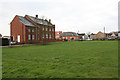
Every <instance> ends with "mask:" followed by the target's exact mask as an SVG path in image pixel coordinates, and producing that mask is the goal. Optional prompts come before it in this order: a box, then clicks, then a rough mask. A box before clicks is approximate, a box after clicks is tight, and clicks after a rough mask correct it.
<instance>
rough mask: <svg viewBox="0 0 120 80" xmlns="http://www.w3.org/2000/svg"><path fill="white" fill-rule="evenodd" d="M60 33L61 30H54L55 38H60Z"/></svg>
mask: <svg viewBox="0 0 120 80" xmlns="http://www.w3.org/2000/svg"><path fill="white" fill-rule="evenodd" d="M61 35H62V31H56V32H55V38H56V39H62V36H61Z"/></svg>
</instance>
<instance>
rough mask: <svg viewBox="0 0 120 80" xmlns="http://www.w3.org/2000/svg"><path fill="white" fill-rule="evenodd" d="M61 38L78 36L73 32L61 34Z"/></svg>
mask: <svg viewBox="0 0 120 80" xmlns="http://www.w3.org/2000/svg"><path fill="white" fill-rule="evenodd" d="M61 36H78V34H77V33H75V32H63V33H62V35H61Z"/></svg>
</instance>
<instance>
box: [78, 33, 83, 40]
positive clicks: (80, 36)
mask: <svg viewBox="0 0 120 80" xmlns="http://www.w3.org/2000/svg"><path fill="white" fill-rule="evenodd" d="M77 34H78V36H79V39H83V36H84V35H85V33H77Z"/></svg>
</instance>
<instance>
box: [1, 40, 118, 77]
mask: <svg viewBox="0 0 120 80" xmlns="http://www.w3.org/2000/svg"><path fill="white" fill-rule="evenodd" d="M2 50H3V53H2V56H3V78H117V77H118V75H117V74H118V42H117V41H73V42H60V43H50V44H49V45H31V46H23V47H21V46H19V47H13V48H9V47H4V48H3V49H2Z"/></svg>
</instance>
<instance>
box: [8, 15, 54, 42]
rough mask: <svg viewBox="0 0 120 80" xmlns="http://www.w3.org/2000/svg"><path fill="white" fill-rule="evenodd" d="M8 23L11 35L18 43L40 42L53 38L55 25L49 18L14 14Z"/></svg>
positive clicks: (52, 39)
mask: <svg viewBox="0 0 120 80" xmlns="http://www.w3.org/2000/svg"><path fill="white" fill-rule="evenodd" d="M10 25H11V28H10V29H11V37H12V38H13V41H17V42H18V43H41V42H44V41H45V42H52V41H54V40H55V25H54V24H52V23H51V19H49V20H46V19H40V18H38V15H36V16H35V17H33V16H29V15H25V16H24V17H22V16H18V15H16V16H15V17H14V19H13V20H12V22H11V23H10Z"/></svg>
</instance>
